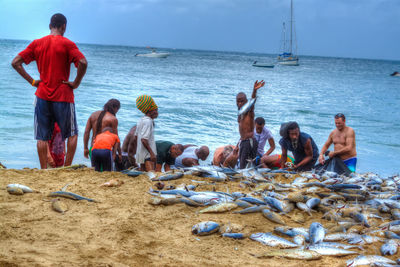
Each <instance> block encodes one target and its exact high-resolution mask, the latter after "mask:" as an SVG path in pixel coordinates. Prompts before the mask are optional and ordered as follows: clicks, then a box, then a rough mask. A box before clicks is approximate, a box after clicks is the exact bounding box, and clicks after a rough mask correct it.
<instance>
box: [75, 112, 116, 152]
mask: <svg viewBox="0 0 400 267" xmlns="http://www.w3.org/2000/svg"><path fill="white" fill-rule="evenodd" d="M117 112H118V110H116V111H115V114H117ZM100 113H101V110H98V111H95V112H93V113H92V115H90V117H89V119H88V120H87V122H86V128H85V133H84V135H83V147H84V151H83V155H84V156H85V158H89V146H88V145H89V138H90V131H92V141H91V143H90V144H91V146H92V145H93V141H94V138H95V137H96V135H97V119H98V118H99V116H100ZM105 127H110V128H112V130H113V132H114V133H115V134H116V135H118V119H117V118H116V117H115V116H114V115H113V114H111V113H110V112H106V114H105V115H104V117H103V120H102V121H101V129H104V128H105Z"/></svg>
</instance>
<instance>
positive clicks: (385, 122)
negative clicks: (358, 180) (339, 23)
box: [0, 39, 400, 175]
mask: <svg viewBox="0 0 400 267" xmlns="http://www.w3.org/2000/svg"><path fill="white" fill-rule="evenodd" d="M28 44H29V42H28V41H15V40H1V39H0V51H1V53H0V74H1V75H0V91H1V95H2V96H1V98H0V101H1V102H0V104H1V105H0V136H1V138H0V162H1V163H3V164H4V165H5V166H7V167H8V168H23V167H30V168H37V167H39V160H38V157H37V151H36V141H35V140H34V133H33V114H34V106H33V102H34V99H35V96H34V92H35V88H33V87H32V86H30V85H29V84H28V83H27V82H26V81H25V80H24V79H23V78H22V77H20V76H19V75H18V74H17V73H16V72H15V71H14V69H13V68H12V67H11V61H12V59H13V58H14V57H15V56H16V55H17V54H18V53H19V52H20V51H22V50H23V49H24V48H25V47H26V46H27V45H28ZM78 47H79V48H80V50H81V51H82V52H83V53H84V55H85V56H86V58H87V60H88V63H89V65H88V70H87V73H86V76H85V77H84V79H83V82H82V84H81V86H80V87H79V88H78V89H76V90H75V103H76V111H77V119H78V127H79V141H78V147H77V150H76V154H75V158H74V161H73V163H74V164H77V163H83V164H86V165H90V162H89V160H88V159H86V158H84V156H83V133H84V130H85V125H86V121H87V119H88V117H89V116H90V114H91V113H92V112H94V111H96V110H100V109H102V107H103V105H104V104H105V103H106V102H107V100H109V99H110V98H116V99H119V100H120V101H121V109H120V111H119V112H118V114H117V118H118V120H119V136H120V138H121V140H123V139H124V137H125V135H126V134H127V133H128V131H129V129H130V128H131V127H132V126H133V125H135V124H136V122H137V121H138V120H139V118H140V117H141V116H142V114H141V113H140V111H138V110H137V109H136V107H135V100H136V98H137V97H138V96H139V95H141V94H144V93H145V94H148V95H151V96H152V97H153V98H154V99H155V101H156V103H157V105H158V107H159V117H158V118H157V119H156V121H155V123H156V133H155V135H156V139H157V140H168V141H172V142H175V143H181V144H198V145H207V146H209V148H210V156H209V158H208V159H207V161H206V162H204V164H209V163H210V162H211V159H212V154H213V151H214V150H215V148H217V147H219V146H221V145H226V144H236V143H237V142H238V139H239V133H238V124H237V117H236V114H237V107H236V102H235V96H236V94H237V93H238V92H241V91H243V92H245V93H246V94H247V95H248V96H249V97H250V94H251V92H252V86H253V84H254V81H255V80H265V81H266V85H265V87H264V88H262V89H260V90H259V91H258V97H259V98H258V100H257V103H256V108H255V113H256V116H257V117H258V116H261V117H264V118H265V120H266V126H267V127H268V128H269V129H270V130H271V131H272V134H273V136H274V138H275V142H276V144H277V148H276V150H275V151H274V153H280V147H279V144H278V142H279V139H280V136H279V128H280V125H281V123H282V122H286V121H293V120H294V121H297V122H298V123H299V125H300V128H301V131H303V132H306V133H308V134H310V135H311V136H312V137H313V139H314V140H315V142H316V144H317V145H318V147H319V149H321V147H322V146H323V144H324V142H325V141H326V139H327V137H328V135H329V133H330V132H331V131H332V130H333V129H334V128H335V125H334V119H333V116H334V115H335V114H336V113H339V112H341V113H344V114H345V115H346V118H347V125H348V126H350V127H352V128H354V130H355V132H356V144H357V154H358V162H357V171H358V172H362V173H363V172H374V173H378V174H381V175H393V174H397V173H399V170H400V167H399V164H398V162H397V160H398V157H399V155H400V122H399V119H400V109H399V104H400V78H399V77H391V76H389V74H390V73H392V72H394V71H396V70H397V71H400V61H388V60H368V59H354V58H333V57H315V56H300V66H298V67H290V66H279V65H278V66H275V68H273V69H266V68H255V67H252V63H253V61H255V60H257V61H259V62H273V61H274V60H275V58H276V55H270V54H261V53H260V54H258V53H240V52H217V51H198V50H182V49H160V50H159V51H160V52H162V51H166V52H170V53H171V55H170V57H168V58H166V59H159V58H142V57H135V54H136V53H143V52H147V51H146V49H145V48H143V47H127V46H107V45H90V44H78ZM26 69H27V71H28V73H30V74H31V75H32V77H34V78H35V79H38V78H39V75H38V72H37V70H36V64H35V63H34V62H32V63H31V64H30V65H28V66H26ZM72 70H73V71H72V72H71V80H72V79H73V78H74V77H75V74H76V70H75V68H74V67H72ZM331 149H332V148H331ZM266 150H267V148H266Z"/></svg>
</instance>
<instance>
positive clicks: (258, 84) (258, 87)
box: [254, 80, 265, 91]
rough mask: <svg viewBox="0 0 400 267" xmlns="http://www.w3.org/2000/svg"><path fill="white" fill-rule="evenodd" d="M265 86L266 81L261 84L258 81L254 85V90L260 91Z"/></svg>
mask: <svg viewBox="0 0 400 267" xmlns="http://www.w3.org/2000/svg"><path fill="white" fill-rule="evenodd" d="M264 85H265V82H264V80H261V81H260V82H259V81H258V80H257V81H255V83H254V90H256V91H257V90H258V89H260V88H261V87H263V86H264Z"/></svg>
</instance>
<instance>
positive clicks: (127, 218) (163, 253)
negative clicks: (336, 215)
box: [0, 169, 396, 266]
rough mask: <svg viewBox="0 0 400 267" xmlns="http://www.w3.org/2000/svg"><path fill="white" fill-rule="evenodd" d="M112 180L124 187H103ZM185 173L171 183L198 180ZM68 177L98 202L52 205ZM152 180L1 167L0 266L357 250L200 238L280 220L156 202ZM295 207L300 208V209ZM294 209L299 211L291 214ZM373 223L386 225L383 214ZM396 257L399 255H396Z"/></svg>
mask: <svg viewBox="0 0 400 267" xmlns="http://www.w3.org/2000/svg"><path fill="white" fill-rule="evenodd" d="M112 178H119V179H120V180H123V181H124V182H125V183H124V184H123V185H122V186H120V187H111V188H109V187H100V185H101V184H103V183H104V182H106V181H109V180H110V179H112ZM192 179H196V180H204V178H198V177H193V176H192V177H187V176H185V178H183V179H180V180H176V181H172V182H171V183H170V184H175V185H178V184H181V183H186V184H193V182H191V180H192ZM9 183H20V184H24V185H27V186H29V187H31V188H33V189H36V190H39V191H40V193H26V194H24V195H22V196H16V195H10V194H8V193H7V191H6V190H5V188H6V185H7V184H9ZM67 183H70V185H69V187H68V191H70V192H74V193H77V194H80V195H83V196H85V197H89V198H93V199H95V200H97V201H99V202H98V203H94V202H87V201H74V200H69V199H62V201H63V202H64V203H66V204H67V206H68V208H69V210H68V211H67V212H66V213H65V214H64V215H63V214H60V213H57V212H55V211H53V210H52V208H51V203H50V202H47V201H44V199H45V200H49V199H50V198H48V197H47V194H48V193H50V192H53V191H58V190H60V189H61V188H62V187H63V186H64V185H65V184H67ZM153 184H154V182H151V181H149V179H148V178H147V176H144V175H142V176H139V177H136V178H131V177H128V176H126V175H124V174H121V173H115V172H113V173H98V172H95V171H93V170H91V169H81V170H43V171H42V170H32V169H24V170H0V188H1V190H0V266H299V264H301V266H345V261H346V260H348V259H351V258H354V257H355V256H347V257H340V258H339V257H327V256H323V257H322V259H320V260H316V261H299V260H288V259H282V258H269V259H267V258H263V259H259V258H255V257H253V256H251V255H250V254H249V253H253V254H262V253H263V252H265V251H267V250H271V249H272V248H270V247H267V246H265V245H262V244H261V243H259V242H255V241H252V240H250V239H249V238H246V239H243V240H232V239H229V238H222V237H220V236H219V235H218V234H213V235H210V236H203V237H197V236H194V235H193V234H192V233H191V227H192V226H193V225H194V224H196V223H198V222H201V221H208V220H212V221H215V222H218V223H224V224H226V223H235V224H240V225H242V226H243V227H244V228H245V232H247V233H255V232H268V231H272V230H273V228H274V227H275V226H277V224H275V223H272V222H270V221H268V220H267V219H266V218H264V217H263V216H262V214H261V213H255V214H246V215H240V214H234V213H232V212H226V213H220V214H199V213H198V211H199V210H201V209H202V208H201V207H197V208H194V207H189V206H187V205H185V204H176V205H171V206H153V205H150V204H148V200H149V199H150V195H149V194H147V193H146V192H147V191H148V190H149V188H150V187H152V185H153ZM213 188H215V190H217V191H225V192H226V191H227V190H229V192H235V191H241V192H249V189H247V188H246V189H244V188H242V187H240V184H239V183H238V182H227V183H216V184H215V186H213V185H207V186H204V185H203V186H199V187H198V188H197V189H196V190H197V191H203V190H212V189H213ZM294 212H295V213H300V211H298V210H295V211H294ZM291 214H293V212H292V213H291ZM305 217H306V218H307V221H306V222H305V223H304V225H301V224H298V223H295V222H293V221H292V220H291V219H290V218H289V217H285V220H286V222H287V223H288V225H290V226H303V227H309V225H310V224H311V223H312V222H314V221H319V222H321V223H322V224H323V225H326V224H328V223H331V222H328V221H326V220H323V219H321V217H322V213H321V212H318V213H315V214H314V213H313V217H308V216H307V215H305ZM373 223H376V224H378V223H381V221H379V220H377V221H376V222H373ZM380 245H381V243H377V244H374V245H369V246H366V247H365V248H366V251H365V254H366V255H367V254H377V255H380V254H379V247H380ZM391 258H392V259H396V256H393V257H391Z"/></svg>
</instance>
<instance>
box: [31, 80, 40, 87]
mask: <svg viewBox="0 0 400 267" xmlns="http://www.w3.org/2000/svg"><path fill="white" fill-rule="evenodd" d="M41 82H42V81H41V80H35V82H34V83H33V84H32V85H33V86H34V87H39V83H41Z"/></svg>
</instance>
